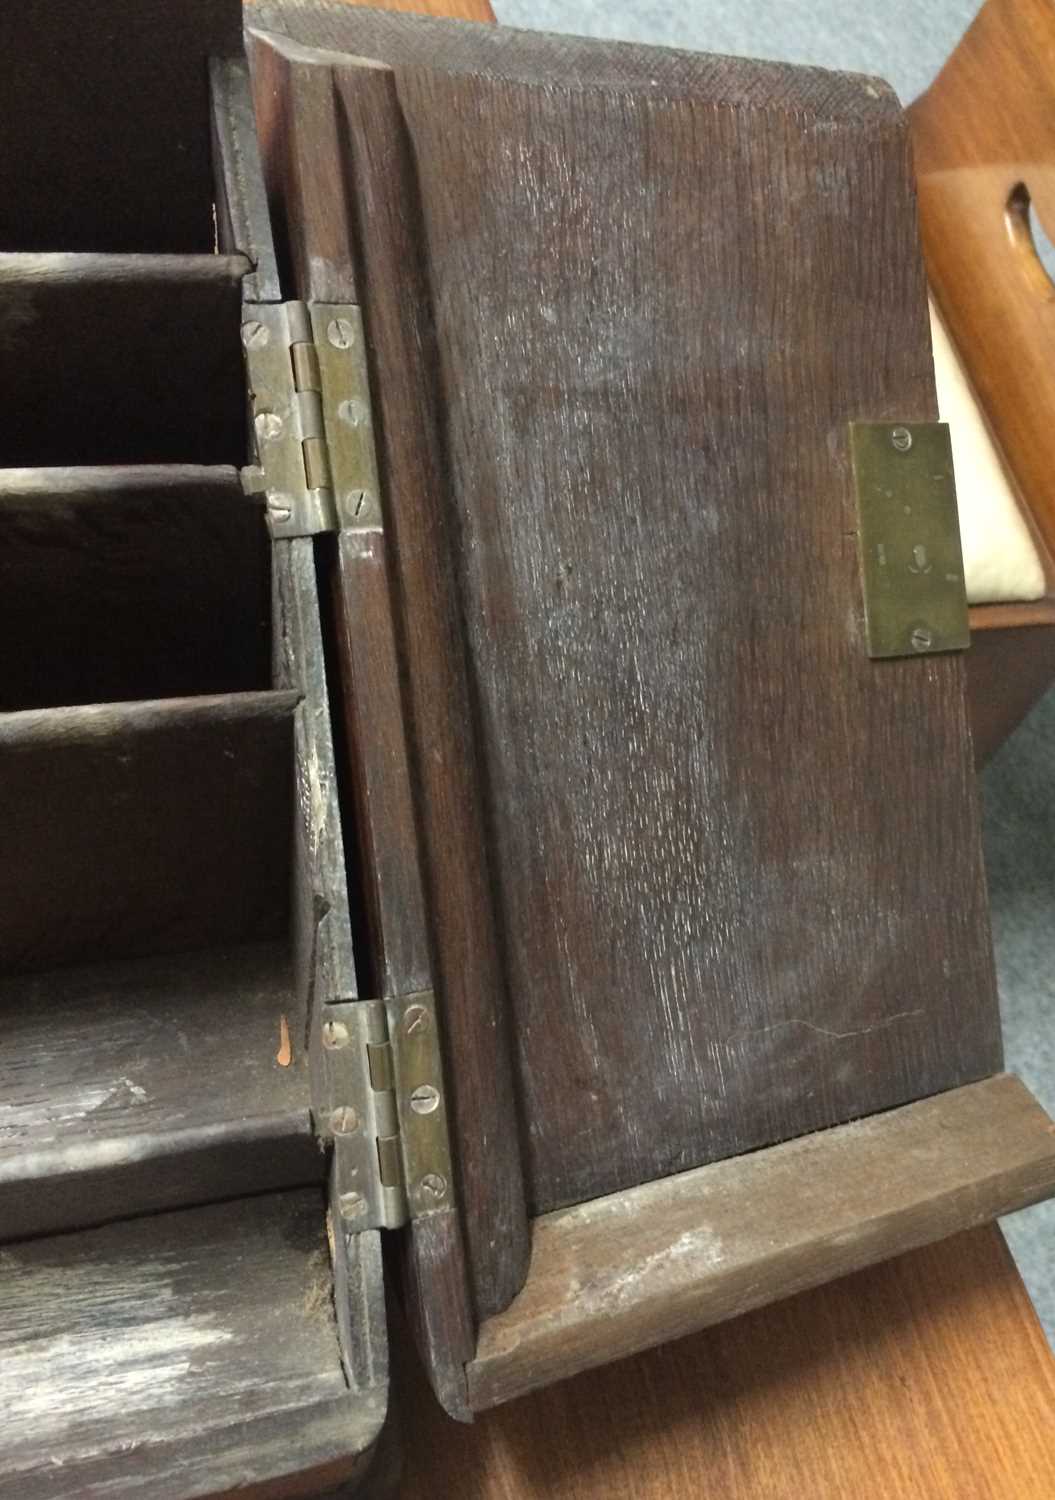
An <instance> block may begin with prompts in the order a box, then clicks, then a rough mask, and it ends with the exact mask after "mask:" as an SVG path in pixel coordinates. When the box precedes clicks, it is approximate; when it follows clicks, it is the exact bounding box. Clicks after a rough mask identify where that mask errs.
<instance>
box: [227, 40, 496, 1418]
mask: <svg viewBox="0 0 1055 1500" xmlns="http://www.w3.org/2000/svg"><path fill="white" fill-rule="evenodd" d="M255 64H256V67H255V83H256V88H257V97H258V99H259V100H260V104H261V119H262V137H263V140H264V143H265V145H264V155H263V159H264V162H265V164H266V168H267V172H268V177H269V190H270V193H271V198H272V204H273V211H274V212H275V215H276V219H275V222H276V224H277V225H278V233H279V237H280V242H281V243H282V244H283V245H284V249H285V258H286V260H287V263H288V271H287V275H288V276H289V277H290V281H289V290H290V292H291V294H295V295H297V296H300V297H304V298H306V299H308V300H327V299H333V300H354V299H355V298H356V296H357V289H356V274H355V259H354V248H353V245H352V237H351V219H350V217H349V214H348V209H347V201H346V195H345V189H344V182H343V178H342V175H341V163H342V153H341V148H340V144H339V129H338V116H337V112H336V109H335V99H334V87H333V79H332V77H331V74H330V70H329V68H328V67H327V66H325V65H323V66H319V65H318V64H317V63H316V62H314V61H312V59H311V58H310V57H309V58H303V59H302V58H298V57H292V58H290V57H287V56H285V55H284V54H282V53H280V52H278V51H277V50H274V49H272V48H270V47H266V46H264V47H260V48H258V49H257V50H256V54H255ZM317 561H318V562H319V564H320V567H321V575H320V576H321V578H322V581H323V588H324V590H325V594H326V597H327V599H328V601H329V607H330V609H331V611H332V615H333V620H332V641H333V649H334V652H335V660H334V667H335V670H334V672H333V673H332V680H331V684H330V686H331V690H332V692H334V693H335V694H336V697H335V699H334V711H335V714H336V715H337V720H338V722H337V738H338V747H339V751H340V753H341V755H342V756H343V758H344V761H343V766H344V770H345V772H346V775H347V785H346V791H347V793H348V800H349V808H348V810H349V813H350V817H349V819H348V834H349V839H350V840H351V841H352V842H351V843H350V844H349V848H350V849H353V848H354V847H355V845H358V858H353V860H352V862H351V863H352V888H353V892H354V895H355V897H356V898H357V901H358V903H359V904H360V905H361V908H362V911H363V921H362V930H361V931H360V933H359V938H360V943H359V949H358V952H357V955H356V968H357V977H358V992H359V993H360V994H363V995H379V996H384V997H395V996H400V995H406V994H411V993H414V992H416V991H420V990H425V989H429V988H431V987H432V973H431V964H430V958H429V944H428V933H427V926H426V921H425V910H424V900H423V892H422V885H421V875H420V870H419V855H418V839H417V830H416V827H415V818H414V807H413V799H412V796H411V787H410V776H409V771H408V765H407V751H406V744H405V730H404V724H403V706H402V702H401V693H400V673H399V665H398V654H397V646H396V641H395V633H394V629H395V628H394V621H393V617H392V604H391V598H390V589H389V581H388V570H387V564H386V556H385V541H384V536H383V534H382V533H380V532H378V531H372V532H371V531H367V532H352V531H345V532H343V533H341V534H340V535H339V536H338V537H337V538H336V539H335V540H334V541H333V542H332V543H331V542H330V540H329V539H323V540H322V541H321V542H320V543H319V544H318V546H317ZM399 1260H400V1263H401V1269H402V1279H403V1282H404V1287H405V1290H406V1292H407V1295H408V1301H409V1303H410V1304H411V1305H412V1307H413V1313H412V1316H413V1318H414V1321H415V1325H416V1329H417V1332H418V1336H419V1341H420V1344H421V1347H422V1351H423V1353H424V1356H425V1358H426V1361H427V1364H428V1367H429V1371H430V1376H431V1378H432V1380H433V1383H434V1385H435V1387H436V1391H437V1394H438V1396H439V1398H440V1400H441V1401H442V1402H443V1403H444V1405H445V1406H446V1407H447V1409H448V1410H450V1411H452V1412H454V1413H456V1414H458V1415H460V1416H467V1415H468V1408H467V1405H466V1398H465V1380H464V1373H463V1370H464V1366H465V1363H466V1362H467V1360H468V1359H469V1357H470V1356H471V1354H472V1349H473V1329H472V1324H471V1319H470V1308H469V1293H468V1286H467V1269H466V1265H465V1253H464V1248H463V1245H462V1236H461V1228H460V1223H459V1216H458V1213H457V1211H456V1210H451V1211H450V1212H447V1213H443V1214H433V1215H429V1216H428V1218H427V1219H425V1220H422V1221H420V1222H417V1223H413V1224H411V1225H410V1226H408V1228H407V1229H406V1231H405V1232H404V1233H403V1235H402V1236H401V1237H400V1246H399Z"/></svg>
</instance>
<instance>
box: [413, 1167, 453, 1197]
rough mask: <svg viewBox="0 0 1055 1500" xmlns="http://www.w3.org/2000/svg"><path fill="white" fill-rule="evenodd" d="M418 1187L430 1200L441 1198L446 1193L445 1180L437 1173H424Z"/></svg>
mask: <svg viewBox="0 0 1055 1500" xmlns="http://www.w3.org/2000/svg"><path fill="white" fill-rule="evenodd" d="M418 1186H419V1187H420V1188H421V1191H422V1192H423V1193H427V1194H428V1196H429V1197H430V1198H442V1197H443V1195H444V1193H445V1192H446V1191H447V1179H446V1177H441V1176H440V1174H439V1173H438V1172H426V1173H425V1175H424V1177H423V1178H422V1179H421V1182H420V1183H419V1184H418Z"/></svg>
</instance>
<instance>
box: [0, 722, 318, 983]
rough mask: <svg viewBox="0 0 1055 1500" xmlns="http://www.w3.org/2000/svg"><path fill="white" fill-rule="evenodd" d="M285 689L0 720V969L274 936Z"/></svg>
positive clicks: (286, 817) (284, 824) (284, 813)
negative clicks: (0, 810) (0, 795)
mask: <svg viewBox="0 0 1055 1500" xmlns="http://www.w3.org/2000/svg"><path fill="white" fill-rule="evenodd" d="M297 701H298V700H297V696H296V694H293V693H241V694H234V695H231V696H227V697H220V698H192V699H183V698H176V699H165V700H162V701H161V702H154V703H134V704H118V705H93V706H90V707H81V708H66V709H39V710H29V711H27V712H25V713H18V714H8V715H5V716H2V717H0V774H2V777H3V785H4V793H5V807H6V811H5V834H4V854H5V857H4V859H3V861H2V862H0V965H2V967H3V970H4V971H5V972H6V973H8V974H10V973H12V972H15V971H20V970H27V969H38V970H39V969H42V968H46V969H52V968H56V967H58V966H59V965H61V964H66V963H77V962H88V961H92V962H94V961H97V960H103V959H106V958H124V957H133V956H136V955H139V954H147V953H164V952H176V951H179V950H180V949H187V948H202V947H208V946H210V945H212V944H229V943H231V942H237V941H240V940H242V939H248V938H267V937H277V936H280V935H281V934H282V933H283V932H284V931H285V930H286V923H287V918H288V908H289V869H290V856H289V843H290V824H291V821H292V811H291V793H292V780H293V776H292V768H293V715H294V711H295V709H296V705H297Z"/></svg>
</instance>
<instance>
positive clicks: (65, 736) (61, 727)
mask: <svg viewBox="0 0 1055 1500" xmlns="http://www.w3.org/2000/svg"><path fill="white" fill-rule="evenodd" d="M300 702H301V695H300V693H298V692H296V691H293V690H290V689H286V688H265V689H261V690H259V691H256V692H246V693H212V694H203V695H202V696H201V697H200V698H199V697H194V698H136V699H131V700H129V701H127V702H120V703H78V704H74V705H73V706H72V707H68V708H66V707H59V708H22V709H14V710H12V712H10V713H5V714H0V749H2V750H9V749H26V748H33V747H34V746H37V745H53V744H57V743H62V744H64V745H68V744H72V743H91V742H93V741H95V742H98V743H101V744H106V743H107V742H108V741H111V740H112V738H113V736H114V735H115V734H117V733H124V734H128V735H132V734H162V735H164V734H166V733H169V732H173V731H177V732H178V731H180V730H184V729H196V728H197V729H210V728H219V727H221V726H231V725H236V724H237V725H247V724H251V723H253V722H254V721H255V722H271V723H283V722H288V723H290V724H292V722H293V717H294V714H295V713H296V711H297V708H298V707H299V705H300Z"/></svg>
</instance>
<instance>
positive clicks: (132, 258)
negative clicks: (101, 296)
mask: <svg viewBox="0 0 1055 1500" xmlns="http://www.w3.org/2000/svg"><path fill="white" fill-rule="evenodd" d="M252 269H253V265H252V262H251V261H250V260H249V258H248V257H247V256H245V255H240V254H235V255H212V254H208V253H205V252H201V251H199V252H198V253H196V254H192V255H171V254H169V255H166V254H157V255H155V254H151V253H148V252H139V251H136V252H129V253H126V254H109V253H103V252H98V251H95V250H3V251H0V285H5V284H11V283H14V284H15V285H18V284H29V285H34V286H36V285H40V284H42V283H50V284H52V285H54V284H56V283H62V282H69V283H78V282H80V283H84V284H90V283H92V282H107V281H113V282H117V283H120V284H127V283H129V282H142V283H160V284H162V285H164V283H166V282H171V283H175V284H182V285H187V284H191V283H198V284H200V285H202V286H208V285H213V284H216V283H220V284H222V285H230V286H240V285H241V283H242V281H243V280H244V278H245V277H246V276H247V275H248V274H249V272H250V271H252Z"/></svg>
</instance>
